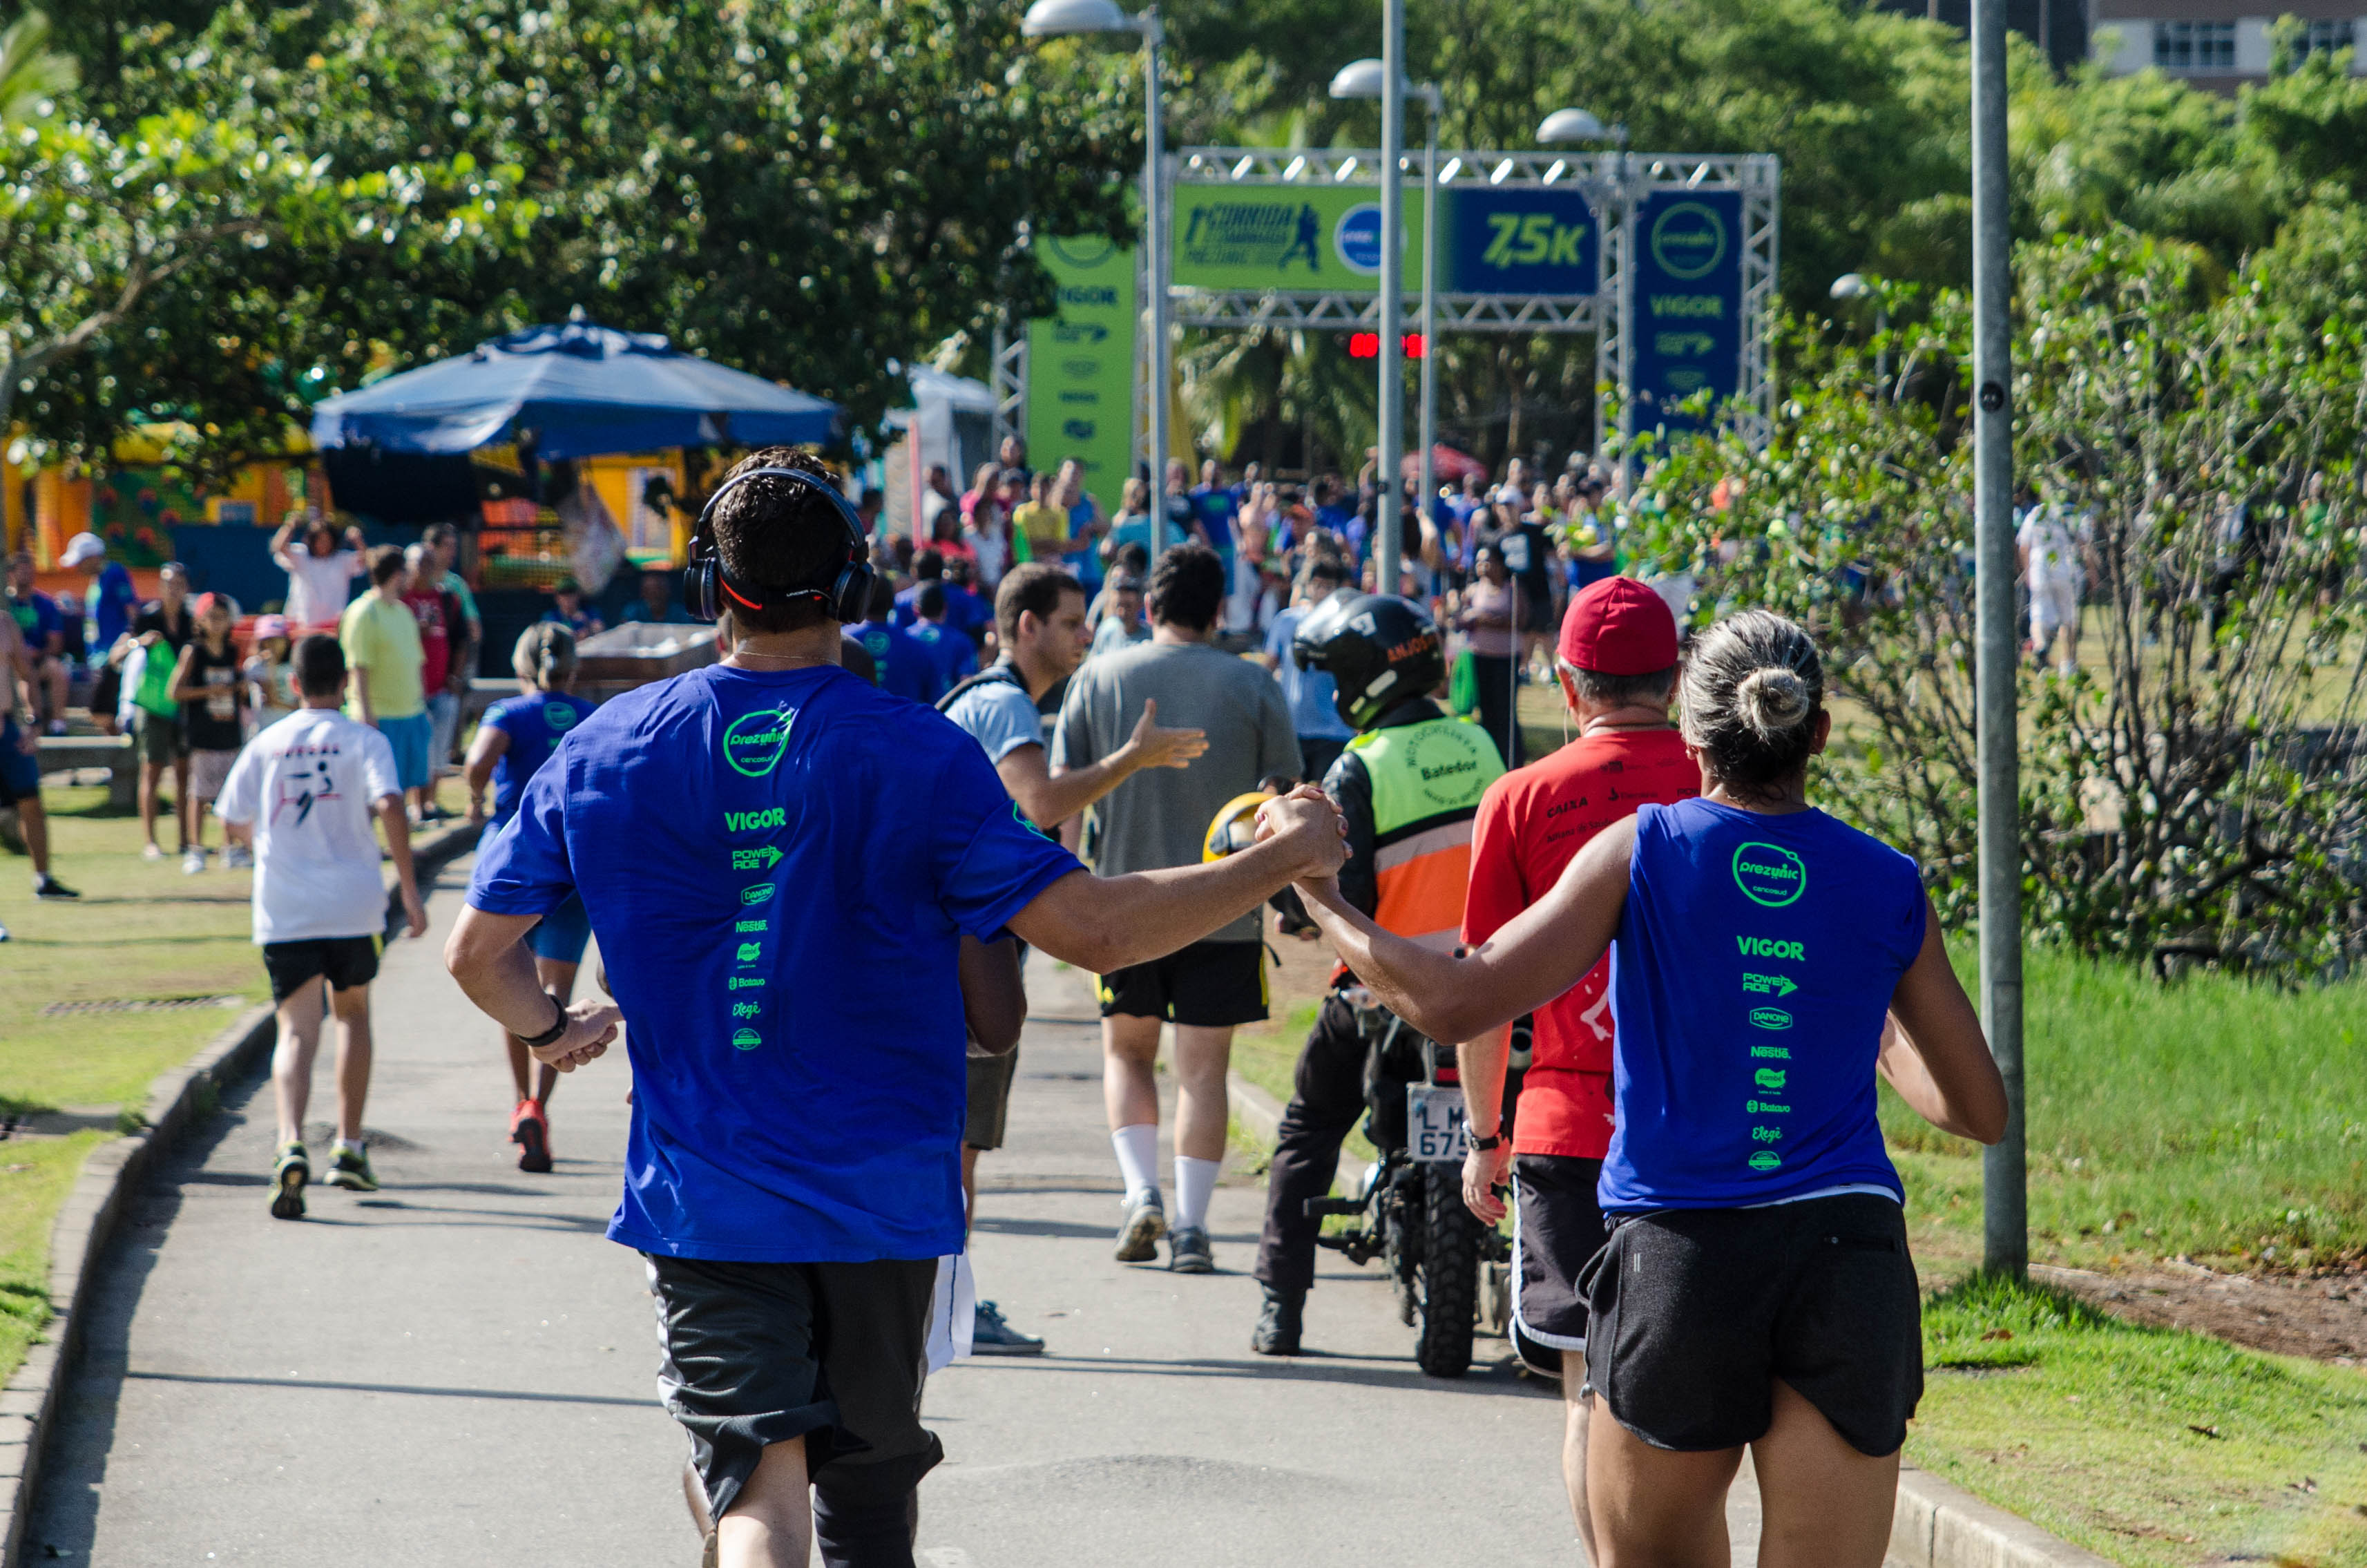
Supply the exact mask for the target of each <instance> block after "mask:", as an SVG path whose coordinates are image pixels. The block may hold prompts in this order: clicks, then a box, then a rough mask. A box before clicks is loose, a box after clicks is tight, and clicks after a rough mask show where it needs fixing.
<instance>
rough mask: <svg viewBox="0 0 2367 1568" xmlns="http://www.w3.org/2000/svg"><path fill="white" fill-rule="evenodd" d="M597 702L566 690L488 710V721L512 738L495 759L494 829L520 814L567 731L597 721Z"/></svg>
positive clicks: (529, 695)
mask: <svg viewBox="0 0 2367 1568" xmlns="http://www.w3.org/2000/svg"><path fill="white" fill-rule="evenodd" d="M594 706H595V704H594V703H593V702H592V700H591V699H589V698H584V697H577V696H574V695H573V694H572V693H570V692H564V691H529V692H527V694H526V695H525V696H524V697H510V698H504V699H502V700H501V701H499V702H496V703H494V704H493V706H492V707H491V708H488V709H486V710H485V717H484V720H483V722H485V723H486V724H489V725H491V726H492V727H493V728H494V729H496V730H499V731H500V732H501V733H504V734H505V735H507V736H508V737H509V738H510V744H509V749H508V750H506V751H504V752H503V753H502V755H501V756H498V757H495V758H494V759H493V825H494V826H496V827H498V826H500V825H501V824H503V823H505V822H507V821H509V820H510V817H511V815H512V814H513V813H514V812H516V810H517V803H518V797H519V796H520V795H522V794H524V793H526V783H527V779H529V778H533V777H534V776H535V775H536V774H537V773H539V772H541V771H542V765H543V764H544V763H546V762H549V760H550V754H551V753H552V752H554V751H557V750H558V749H559V743H560V742H561V740H564V739H565V738H566V736H567V732H568V731H570V730H572V729H573V728H575V726H576V725H578V724H580V723H582V722H583V721H584V720H586V719H588V718H590V717H591V716H592V710H593V708H594Z"/></svg>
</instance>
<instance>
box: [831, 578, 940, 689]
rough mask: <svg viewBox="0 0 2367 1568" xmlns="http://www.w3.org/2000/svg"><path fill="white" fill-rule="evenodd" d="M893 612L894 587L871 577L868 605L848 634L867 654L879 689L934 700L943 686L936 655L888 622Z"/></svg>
mask: <svg viewBox="0 0 2367 1568" xmlns="http://www.w3.org/2000/svg"><path fill="white" fill-rule="evenodd" d="M895 613H896V590H895V589H894V588H892V587H890V586H889V585H888V580H887V579H886V578H884V577H881V578H877V579H874V581H873V582H872V585H871V606H870V608H869V609H868V610H866V612H865V614H864V618H863V624H862V625H860V626H858V627H856V628H855V630H854V631H853V632H851V633H849V635H851V636H852V637H853V638H854V639H855V641H856V642H860V643H862V644H863V648H864V651H865V652H866V653H869V654H870V655H871V663H872V665H873V667H874V668H875V669H876V670H877V671H878V674H877V675H876V676H873V677H872V678H873V681H874V683H875V684H876V685H878V687H879V689H880V690H882V691H884V692H887V693H888V694H889V696H891V697H901V698H906V699H910V700H912V701H914V702H934V701H935V700H936V699H938V698H939V697H942V696H943V695H945V689H946V682H945V677H944V676H943V674H942V673H941V672H940V670H939V668H938V664H937V658H936V655H934V653H930V651H929V649H928V647H927V645H926V644H924V643H923V642H921V640H920V639H919V638H917V637H914V636H913V635H912V633H911V632H909V631H905V630H904V629H903V628H902V627H900V626H896V625H892V624H890V623H889V617H891V616H893V615H894V614H895Z"/></svg>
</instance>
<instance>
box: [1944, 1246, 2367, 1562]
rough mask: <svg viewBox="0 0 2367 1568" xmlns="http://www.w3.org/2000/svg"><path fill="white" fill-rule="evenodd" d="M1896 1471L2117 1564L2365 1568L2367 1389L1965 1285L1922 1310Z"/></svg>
mask: <svg viewBox="0 0 2367 1568" xmlns="http://www.w3.org/2000/svg"><path fill="white" fill-rule="evenodd" d="M1923 1342H1924V1354H1925V1359H1926V1362H1927V1364H1928V1366H1929V1368H1930V1370H1929V1371H1928V1372H1927V1373H1926V1386H1925V1391H1924V1395H1923V1403H1922V1408H1921V1410H1920V1413H1919V1415H1918V1416H1917V1419H1916V1421H1915V1423H1914V1426H1913V1427H1912V1428H1911V1430H1910V1433H1909V1436H1908V1443H1907V1456H1908V1460H1910V1461H1911V1462H1913V1463H1915V1464H1918V1465H1920V1466H1922V1467H1923V1468H1925V1469H1927V1470H1930V1471H1934V1472H1935V1473H1937V1474H1940V1475H1942V1476H1944V1477H1946V1478H1947V1479H1948V1480H1950V1481H1953V1482H1954V1483H1957V1484H1958V1485H1960V1486H1963V1487H1965V1488H1966V1489H1968V1490H1970V1491H1973V1492H1976V1493H1977V1494H1980V1495H1982V1496H1984V1497H1987V1498H1988V1499H1989V1500H1990V1501H1992V1502H1994V1503H1997V1504H1999V1506H2003V1507H2006V1508H2009V1509H2011V1510H2012V1511H2013V1512H2015V1513H2017V1514H2020V1515H2022V1517H2025V1518H2027V1519H2029V1520H2031V1521H2032V1522H2033V1523H2035V1524H2037V1525H2039V1526H2041V1527H2042V1528H2045V1529H2048V1530H2051V1531H2053V1532H2055V1533H2056V1534H2057V1535H2059V1536H2061V1537H2063V1538H2064V1539H2065V1540H2070V1541H2073V1542H2076V1543H2077V1544H2078V1545H2080V1546H2084V1547H2086V1548H2088V1549H2089V1550H2090V1551H2095V1552H2098V1553H2100V1554H2101V1555H2103V1556H2106V1557H2109V1558H2111V1559H2112V1560H2113V1561H2114V1562H2124V1563H2130V1564H2142V1565H2146V1568H2155V1565H2159V1568H2190V1565H2195V1564H2202V1563H2213V1562H2231V1561H2234V1562H2245V1561H2252V1562H2274V1563H2281V1564H2287V1565H2290V1568H2304V1565H2306V1568H2361V1565H2367V1378H2361V1376H2360V1374H2359V1373H2358V1372H2356V1371H2352V1370H2348V1369H2342V1368H2337V1367H2326V1366H2321V1365H2318V1364H2317V1363H2316V1362H2311V1361H2303V1360H2296V1359H2293V1358H2285V1357H2276V1356H2264V1355H2260V1354H2259V1353H2257V1352H2254V1351H2249V1350H2241V1349H2237V1348H2236V1347H2235V1346H2230V1345H2226V1344H2225V1343H2223V1342H2221V1341H2218V1340H2215V1339H2210V1338H2206V1337H2204V1336H2203V1335H2193V1334H2184V1333H2178V1332H2174V1331H2169V1330H2162V1329H2153V1328H2145V1327H2140V1326H2138V1325H2136V1324H2127V1323H2124V1322H2121V1321H2120V1320H2118V1319H2115V1318H2111V1317H2107V1316H2105V1315H2103V1314H2102V1313H2100V1312H2096V1311H2094V1310H2093V1309H2091V1308H2089V1307H2087V1306H2085V1305H2083V1304H2081V1303H2080V1302H2079V1301H2076V1300H2074V1299H2072V1298H2070V1297H2067V1296H2065V1295H2061V1294H2058V1293H2056V1292H2054V1291H2050V1290H2044V1289H2042V1288H2037V1287H2030V1286H2020V1287H2017V1286H2012V1285H2009V1284H2006V1283H2004V1282H2002V1281H1999V1280H1995V1279H1989V1278H1976V1279H1972V1280H1967V1281H1965V1282H1964V1283H1962V1284H1960V1285H1958V1286H1955V1287H1954V1288H1952V1289H1949V1290H1942V1291H1939V1292H1937V1293H1935V1294H1933V1295H1932V1296H1931V1297H1930V1298H1928V1299H1927V1301H1925V1303H1924V1310H1923Z"/></svg>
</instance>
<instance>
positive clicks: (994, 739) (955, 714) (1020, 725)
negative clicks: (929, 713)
mask: <svg viewBox="0 0 2367 1568" xmlns="http://www.w3.org/2000/svg"><path fill="white" fill-rule="evenodd" d="M946 718H948V719H950V720H952V721H953V722H954V723H955V725H956V726H957V727H958V728H959V729H961V730H963V731H965V732H967V733H968V735H969V737H970V738H971V739H972V740H974V741H976V742H978V744H980V745H981V746H984V747H985V748H986V760H987V761H989V762H992V763H1000V762H1001V761H1002V759H1003V758H1004V757H1006V756H1010V755H1011V754H1012V753H1013V752H1014V751H1017V750H1018V749H1019V748H1020V747H1021V746H1027V745H1041V744H1044V718H1043V715H1042V714H1040V713H1038V712H1036V704H1035V703H1034V702H1033V701H1031V700H1029V699H1028V696H1027V694H1026V693H1025V691H1022V690H1021V689H1020V688H1019V687H1015V686H1013V685H1012V684H1010V683H1009V682H1008V681H1000V680H991V681H985V682H982V683H980V685H977V686H974V687H970V688H969V689H968V691H965V692H963V693H962V694H961V695H960V696H959V697H957V698H956V699H954V705H953V706H952V707H950V708H948V709H946Z"/></svg>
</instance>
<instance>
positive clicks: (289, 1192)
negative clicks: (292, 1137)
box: [271, 1143, 312, 1220]
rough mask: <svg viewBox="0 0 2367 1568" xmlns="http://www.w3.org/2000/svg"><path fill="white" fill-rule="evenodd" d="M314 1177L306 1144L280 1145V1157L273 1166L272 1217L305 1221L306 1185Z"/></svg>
mask: <svg viewBox="0 0 2367 1568" xmlns="http://www.w3.org/2000/svg"><path fill="white" fill-rule="evenodd" d="M311 1179H312V1162H311V1160H310V1159H308V1158H306V1157H305V1154H304V1145H303V1144H301V1143H282V1144H281V1145H279V1158H278V1159H277V1160H275V1161H273V1162H272V1165H271V1217H272V1218H273V1219H275V1220H301V1219H302V1218H303V1217H304V1184H305V1183H306V1182H308V1181H310V1180H311Z"/></svg>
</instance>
